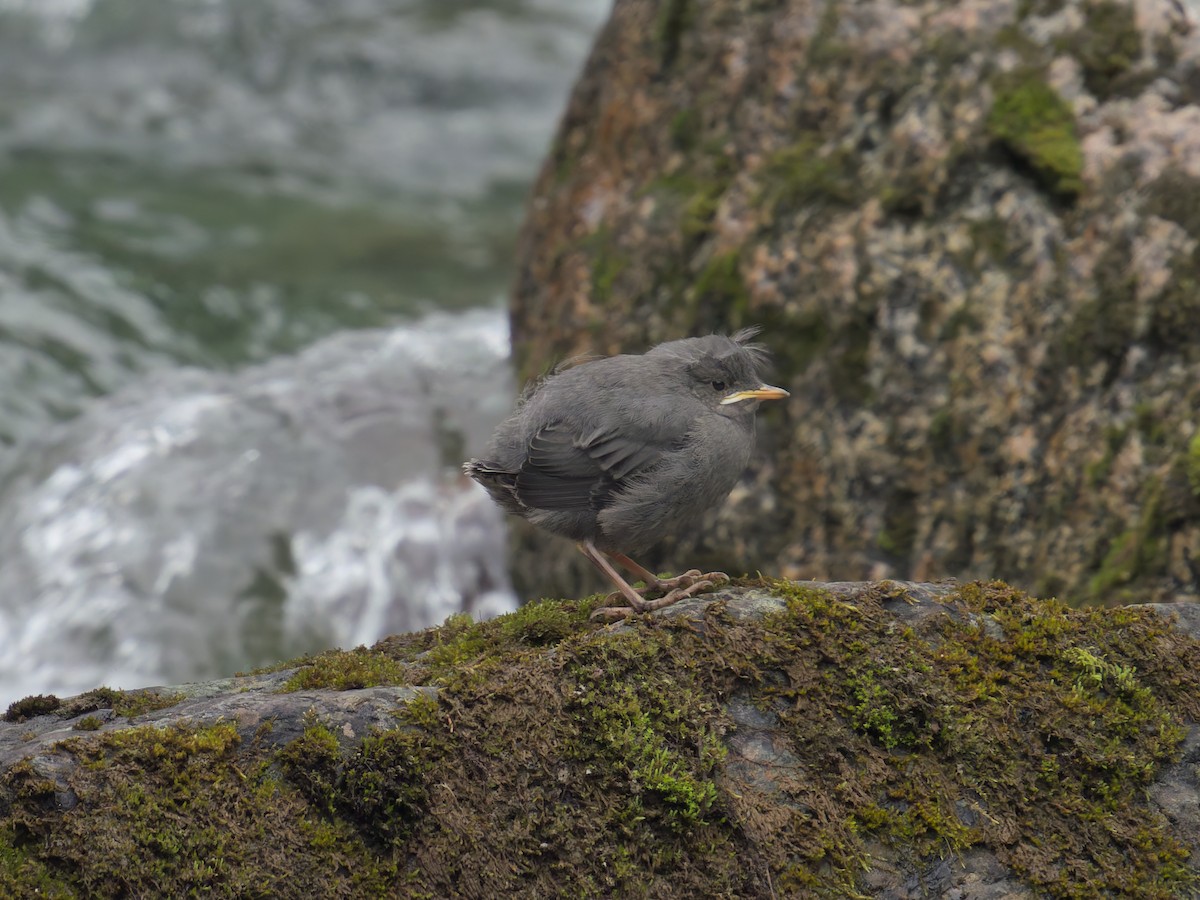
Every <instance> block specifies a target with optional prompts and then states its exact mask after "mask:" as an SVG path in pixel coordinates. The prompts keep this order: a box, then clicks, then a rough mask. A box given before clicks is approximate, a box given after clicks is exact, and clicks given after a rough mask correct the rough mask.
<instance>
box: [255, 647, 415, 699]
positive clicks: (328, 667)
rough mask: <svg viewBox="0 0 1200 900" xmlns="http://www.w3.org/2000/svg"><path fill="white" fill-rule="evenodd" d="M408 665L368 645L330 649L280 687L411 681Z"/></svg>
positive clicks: (348, 686)
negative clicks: (345, 648)
mask: <svg viewBox="0 0 1200 900" xmlns="http://www.w3.org/2000/svg"><path fill="white" fill-rule="evenodd" d="M407 683H408V682H407V672H406V670H405V668H404V666H402V665H400V664H399V663H397V662H396V661H395V660H394V659H392V658H391V657H389V656H387V655H385V654H383V653H380V652H378V651H376V650H369V649H367V648H366V647H357V648H355V649H354V650H329V651H327V652H325V653H322V654H320V655H319V656H315V657H313V658H311V659H309V660H306V661H305V663H304V665H302V666H301V667H300V668H299V669H297V670H296V674H295V675H293V676H292V677H291V678H289V679H288V680H287V681H286V682H284V684H283V686H282V687H280V689H279V690H280V692H281V693H286V692H291V691H312V690H334V691H351V690H356V689H358V688H366V687H375V686H376V685H380V684H407Z"/></svg>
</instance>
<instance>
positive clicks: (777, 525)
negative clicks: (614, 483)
mask: <svg viewBox="0 0 1200 900" xmlns="http://www.w3.org/2000/svg"><path fill="white" fill-rule="evenodd" d="M1198 211H1200V6H1197V4H1196V3H1195V2H1185V3H1180V2H1173V0H1019V2H1018V0H966V2H960V0H924V2H916V3H912V2H907V0H879V2H871V3H838V2H819V3H818V2H814V0H779V2H761V3H745V2H735V0H710V2H706V3H696V2H691V0H657V2H654V0H617V2H616V3H615V6H614V10H613V14H612V18H611V21H610V22H609V23H608V26H607V27H606V28H605V30H604V31H603V32H602V34H601V35H600V37H599V39H598V42H597V44H596V46H595V49H594V51H593V53H592V56H591V59H590V60H589V62H588V64H587V66H586V68H585V70H584V72H583V74H582V77H581V79H580V81H579V82H578V84H577V86H576V88H575V92H574V95H573V97H572V100H571V102H570V106H569V108H568V110H567V112H566V114H565V117H564V119H563V121H562V124H561V127H560V130H559V133H558V137H557V139H556V141H555V143H554V146H553V149H552V151H551V154H550V158H549V159H548V160H547V161H546V163H545V166H544V168H543V170H542V173H541V176H540V178H539V180H538V183H537V186H536V188H535V191H534V195H533V199H532V202H531V206H530V214H529V218H528V221H527V223H526V226H525V229H524V233H523V237H522V239H521V245H520V247H521V249H520V255H519V275H518V278H517V280H516V283H515V289H514V293H513V299H512V318H513V338H514V344H515V346H516V349H517V353H518V361H519V364H520V369H521V375H522V376H523V377H529V376H532V375H535V374H537V373H538V372H541V371H543V370H544V369H545V368H546V367H547V366H549V365H551V364H552V363H553V362H554V361H556V360H559V359H562V358H566V357H570V356H572V355H575V354H577V353H580V352H585V351H592V352H598V353H612V352H619V351H623V350H631V351H640V350H641V349H643V348H645V347H647V346H649V345H652V344H654V343H657V342H658V341H661V340H665V339H668V338H673V337H678V336H680V335H681V334H684V333H689V332H690V333H695V332H706V331H709V330H723V329H730V328H736V327H739V326H743V325H747V324H761V325H764V326H765V327H766V332H765V334H764V339H765V341H766V343H767V344H768V345H769V346H770V347H771V349H772V350H773V351H775V353H776V355H777V357H778V358H779V368H780V372H779V373H778V378H777V379H776V380H777V381H778V382H779V383H781V384H782V385H783V386H785V387H787V388H789V389H790V390H791V391H792V394H793V397H792V400H791V401H789V403H788V404H786V405H783V404H781V405H779V407H778V408H776V409H772V410H767V411H765V413H764V415H763V416H762V417H760V418H761V419H762V420H763V421H762V423H761V426H762V427H761V429H760V434H761V435H762V438H763V440H762V444H763V445H764V448H763V451H762V452H761V453H760V455H759V462H758V464H757V465H756V467H755V468H754V470H753V471H752V472H751V473H750V474H749V475H748V476H747V478H746V480H745V482H744V485H743V487H742V489H740V490H738V491H736V492H735V493H734V495H733V496H732V498H731V499H730V501H729V502H728V503H727V504H726V506H725V508H724V509H723V510H722V511H721V512H720V514H719V515H716V516H714V517H713V519H712V521H709V522H707V523H704V525H703V527H698V528H696V529H692V530H690V532H689V535H688V536H686V537H683V538H680V539H678V540H677V541H675V542H674V543H670V544H667V545H665V547H664V548H663V549H662V550H661V552H660V553H659V554H658V555H657V556H656V557H654V558H653V559H651V560H650V565H651V568H654V567H655V566H656V565H660V564H661V565H663V566H664V567H668V568H672V567H674V568H677V567H679V566H681V565H682V566H692V565H695V566H699V567H701V568H724V569H726V570H730V569H732V570H742V569H744V568H745V567H751V568H752V569H753V568H754V567H762V568H763V569H764V570H766V569H770V570H772V571H781V572H783V573H785V574H787V575H789V576H791V577H803V578H817V579H827V578H830V577H862V578H879V577H888V576H891V577H904V578H914V579H918V580H929V579H933V578H937V577H942V576H946V575H951V576H957V577H980V576H983V577H990V575H991V574H992V573H997V572H1004V573H1019V574H1018V575H1017V576H1016V577H1017V580H1018V583H1019V584H1020V585H1022V586H1023V587H1026V588H1028V589H1032V590H1035V591H1036V592H1037V593H1039V594H1043V595H1051V594H1057V595H1061V596H1064V597H1069V598H1071V600H1072V601H1084V602H1104V603H1121V602H1130V601H1143V600H1154V601H1175V600H1180V599H1185V598H1194V597H1195V596H1196V594H1197V590H1198V587H1200V556H1198V555H1197V549H1196V548H1197V547H1198V546H1200V419H1198V417H1197V412H1196V411H1197V409H1200V280H1198V277H1200V276H1198V275H1197V273H1198V272H1200V212H1198ZM550 556H554V554H551V553H547V552H546V550H545V542H544V539H537V538H533V537H531V536H530V535H529V533H528V532H525V531H522V532H520V537H519V538H518V547H517V550H516V556H515V568H516V577H517V579H518V581H519V582H520V586H521V587H522V589H523V590H524V591H525V592H526V593H528V594H531V595H534V596H536V595H538V594H539V593H540V594H547V593H548V594H551V595H553V594H555V593H558V592H561V590H563V589H573V588H574V587H575V585H576V584H578V577H579V573H580V572H581V571H582V563H579V562H577V561H573V560H572V562H571V564H570V565H569V566H568V565H566V564H565V563H564V562H563V561H564V560H567V559H570V557H569V556H568V555H566V554H561V555H559V556H558V557H556V558H555V559H554V560H552V561H551V562H550V564H547V557H550Z"/></svg>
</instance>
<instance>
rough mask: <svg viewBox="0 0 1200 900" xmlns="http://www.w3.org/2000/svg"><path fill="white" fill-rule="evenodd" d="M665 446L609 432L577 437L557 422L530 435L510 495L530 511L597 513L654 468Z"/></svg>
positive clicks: (667, 447)
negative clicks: (635, 478)
mask: <svg viewBox="0 0 1200 900" xmlns="http://www.w3.org/2000/svg"><path fill="white" fill-rule="evenodd" d="M668 449H670V445H668V446H662V445H656V444H648V443H644V442H642V441H638V440H634V439H631V438H628V437H622V436H621V435H619V434H617V433H615V432H614V431H596V432H593V433H592V434H590V435H587V436H586V437H582V438H581V437H579V436H578V435H576V434H575V433H573V432H572V431H571V429H569V428H568V427H567V426H565V425H563V424H562V423H556V424H554V425H548V426H546V427H544V428H541V429H539V430H538V431H537V433H536V434H534V436H533V439H532V440H531V441H530V442H529V451H528V453H527V455H526V459H525V462H524V463H523V464H522V466H521V470H520V471H519V472H518V473H517V478H516V496H517V499H518V500H520V501H521V503H523V504H525V505H526V506H529V507H532V508H534V509H554V510H598V509H601V508H603V507H604V506H605V505H606V503H607V501H608V500H609V499H610V498H611V497H612V496H613V495H614V494H615V493H617V492H618V491H620V489H621V487H622V485H623V483H624V482H625V481H627V480H628V479H629V478H631V477H633V476H635V475H637V474H638V473H640V472H644V471H646V470H647V469H650V468H652V467H653V466H655V465H657V464H658V463H659V461H660V460H661V459H662V457H663V454H664V453H665V452H666V451H667V450H668Z"/></svg>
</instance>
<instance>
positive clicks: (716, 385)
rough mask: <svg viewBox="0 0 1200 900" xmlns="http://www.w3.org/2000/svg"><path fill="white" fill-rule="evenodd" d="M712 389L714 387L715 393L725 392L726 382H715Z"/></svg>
mask: <svg viewBox="0 0 1200 900" xmlns="http://www.w3.org/2000/svg"><path fill="white" fill-rule="evenodd" d="M712 387H713V390H714V391H723V390H725V382H723V381H714V382H713V383H712Z"/></svg>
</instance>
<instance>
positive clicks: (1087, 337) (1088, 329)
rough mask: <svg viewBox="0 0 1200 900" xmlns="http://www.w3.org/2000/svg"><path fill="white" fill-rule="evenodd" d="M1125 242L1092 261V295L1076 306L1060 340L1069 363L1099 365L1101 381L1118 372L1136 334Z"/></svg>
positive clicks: (1128, 249) (1135, 304)
mask: <svg viewBox="0 0 1200 900" xmlns="http://www.w3.org/2000/svg"><path fill="white" fill-rule="evenodd" d="M1132 253H1133V249H1132V247H1131V246H1130V245H1129V243H1128V242H1119V243H1116V244H1114V245H1112V246H1111V247H1109V248H1108V250H1106V251H1105V252H1104V253H1103V254H1102V255H1101V257H1100V259H1099V260H1098V261H1097V263H1096V268H1095V272H1094V275H1093V278H1092V281H1093V282H1094V284H1095V291H1096V295H1095V298H1094V299H1093V300H1091V301H1089V302H1087V303H1085V304H1083V305H1081V306H1080V307H1079V309H1078V310H1077V311H1076V313H1075V315H1074V317H1073V318H1072V319H1071V320H1070V321H1069V322H1068V323H1067V325H1066V328H1065V331H1064V334H1063V336H1062V339H1061V341H1060V345H1061V349H1062V356H1063V359H1064V360H1066V361H1067V362H1068V363H1069V364H1071V365H1074V366H1079V367H1082V368H1090V367H1091V366H1094V365H1096V364H1098V363H1100V364H1103V366H1104V374H1103V380H1104V384H1105V385H1108V384H1111V383H1112V382H1113V381H1114V380H1115V379H1116V377H1117V375H1118V374H1119V373H1120V370H1121V366H1122V365H1123V364H1124V361H1125V356H1126V354H1127V353H1128V352H1129V348H1130V346H1131V344H1132V343H1133V341H1134V340H1135V339H1136V335H1137V324H1138V302H1137V279H1136V277H1135V276H1134V274H1133V270H1132V265H1131V260H1132Z"/></svg>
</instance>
